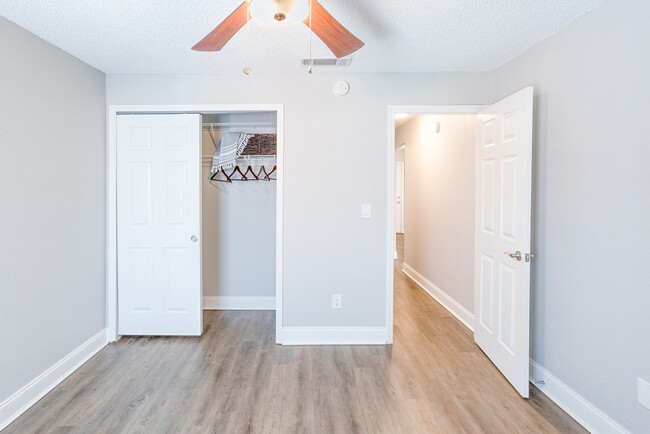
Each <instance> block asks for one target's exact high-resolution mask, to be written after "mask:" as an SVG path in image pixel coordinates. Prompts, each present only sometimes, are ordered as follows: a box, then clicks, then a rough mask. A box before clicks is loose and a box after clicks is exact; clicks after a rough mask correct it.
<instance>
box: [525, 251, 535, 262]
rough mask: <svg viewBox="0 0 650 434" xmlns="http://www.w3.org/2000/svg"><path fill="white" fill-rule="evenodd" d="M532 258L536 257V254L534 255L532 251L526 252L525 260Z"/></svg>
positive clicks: (528, 260)
mask: <svg viewBox="0 0 650 434" xmlns="http://www.w3.org/2000/svg"><path fill="white" fill-rule="evenodd" d="M531 259H535V255H533V254H532V253H526V254H525V255H524V260H525V261H526V262H530V260H531Z"/></svg>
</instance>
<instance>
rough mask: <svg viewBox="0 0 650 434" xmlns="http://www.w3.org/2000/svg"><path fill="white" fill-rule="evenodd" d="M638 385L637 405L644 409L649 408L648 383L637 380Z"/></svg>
mask: <svg viewBox="0 0 650 434" xmlns="http://www.w3.org/2000/svg"><path fill="white" fill-rule="evenodd" d="M637 381H638V385H639V404H641V405H642V406H644V407H647V408H650V383H648V382H647V381H644V380H642V379H640V378H637Z"/></svg>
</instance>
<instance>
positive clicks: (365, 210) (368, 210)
mask: <svg viewBox="0 0 650 434" xmlns="http://www.w3.org/2000/svg"><path fill="white" fill-rule="evenodd" d="M370 217H372V205H371V204H369V203H362V204H361V218H364V219H369V218H370Z"/></svg>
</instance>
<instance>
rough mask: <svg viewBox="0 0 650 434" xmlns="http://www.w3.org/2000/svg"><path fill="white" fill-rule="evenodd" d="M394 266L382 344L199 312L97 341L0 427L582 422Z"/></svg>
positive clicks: (181, 428) (268, 428)
mask: <svg viewBox="0 0 650 434" xmlns="http://www.w3.org/2000/svg"><path fill="white" fill-rule="evenodd" d="M398 251H399V252H400V257H401V253H402V252H403V239H402V237H398ZM401 266H402V263H401V260H398V261H395V303H394V305H395V328H394V340H395V342H394V344H393V345H390V346H304V347H300V346H297V347H293V346H288V347H283V346H279V345H276V344H275V313H274V312H245V311H240V312H238V311H210V312H205V313H204V327H205V331H204V334H203V336H201V337H200V338H166V337H161V338H146V337H142V338H140V337H127V338H123V339H121V340H120V341H119V342H117V343H114V344H111V345H109V346H107V347H106V348H104V349H103V350H102V351H100V352H99V353H98V354H97V355H96V356H95V357H93V358H92V359H91V360H89V361H88V362H87V363H86V364H84V365H83V366H82V367H81V368H80V369H78V370H77V371H76V372H74V373H73V374H72V375H71V376H70V377H68V378H67V379H66V380H65V381H63V382H62V383H61V384H60V385H58V386H57V387H56V388H54V390H52V391H51V392H50V393H48V394H47V395H46V396H45V397H44V398H43V399H41V400H40V401H39V402H38V403H36V404H35V405H34V406H33V407H32V408H30V409H29V410H28V411H27V412H25V413H24V414H23V415H22V416H21V417H19V418H18V419H17V420H16V421H15V422H14V423H12V424H11V425H10V426H8V427H7V428H6V429H5V431H6V432H7V433H90V432H92V433H122V432H125V433H166V432H169V433H282V434H285V433H370V434H374V433H426V432H431V433H547V432H548V433H557V432H561V433H584V432H586V431H585V430H584V429H583V428H582V427H581V426H580V425H578V424H577V423H576V422H575V421H574V420H573V419H571V418H570V417H569V416H568V415H567V414H566V413H564V412H563V411H562V410H561V409H560V408H558V407H557V406H556V405H555V404H554V403H553V402H552V401H551V400H550V399H548V398H547V397H546V396H545V395H543V394H542V393H540V392H539V391H537V390H536V389H535V388H532V391H531V398H530V399H528V400H524V399H521V398H520V397H519V395H518V394H517V393H516V391H515V390H514V389H513V388H512V387H511V386H510V384H509V383H508V382H507V381H506V380H505V378H504V377H503V376H502V375H501V373H500V372H499V371H498V370H497V369H496V368H495V367H494V365H493V364H492V363H491V362H490V360H489V359H488V358H487V357H486V356H485V355H484V354H483V353H482V352H481V350H480V349H479V348H478V347H477V346H476V345H475V343H474V339H473V335H472V333H471V332H470V331H469V330H468V329H467V328H466V327H465V326H464V325H463V324H461V323H460V322H459V321H458V320H457V319H456V318H454V317H453V316H452V315H450V314H449V312H448V311H447V310H446V309H445V308H444V307H442V306H441V305H440V304H438V303H437V302H436V301H435V300H433V299H432V298H431V297H429V296H428V295H427V294H426V293H425V292H424V291H422V289H420V288H419V287H418V286H417V285H416V284H415V283H414V282H413V281H411V280H410V279H409V278H408V277H406V276H405V275H404V274H403V273H402V272H401Z"/></svg>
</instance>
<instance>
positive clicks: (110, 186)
mask: <svg viewBox="0 0 650 434" xmlns="http://www.w3.org/2000/svg"><path fill="white" fill-rule="evenodd" d="M250 111H254V112H259V111H274V112H276V113H277V153H278V155H277V166H278V171H277V181H276V220H275V221H276V223H275V224H276V229H275V234H276V235H275V236H276V242H275V253H276V255H275V285H276V286H275V298H276V318H275V322H276V328H275V339H276V343H281V342H282V318H283V316H282V284H283V274H282V270H283V260H284V256H283V247H284V244H283V242H284V241H283V236H284V235H283V228H284V170H283V168H284V106H283V105H282V104H203V105H191V104H188V105H109V106H108V114H107V115H108V123H107V125H108V131H107V149H106V184H107V185H106V201H107V206H106V224H107V228H106V327H107V336H108V340H109V342H113V341H116V340H117V339H119V335H118V333H117V330H118V318H117V235H116V234H117V219H116V215H117V214H116V213H117V192H116V181H117V179H116V174H117V172H116V170H117V164H116V162H117V153H116V149H117V137H116V134H115V133H116V124H117V115H118V113H120V114H128V113H134V114H137V113H160V114H163V113H202V114H208V113H233V112H250Z"/></svg>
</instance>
